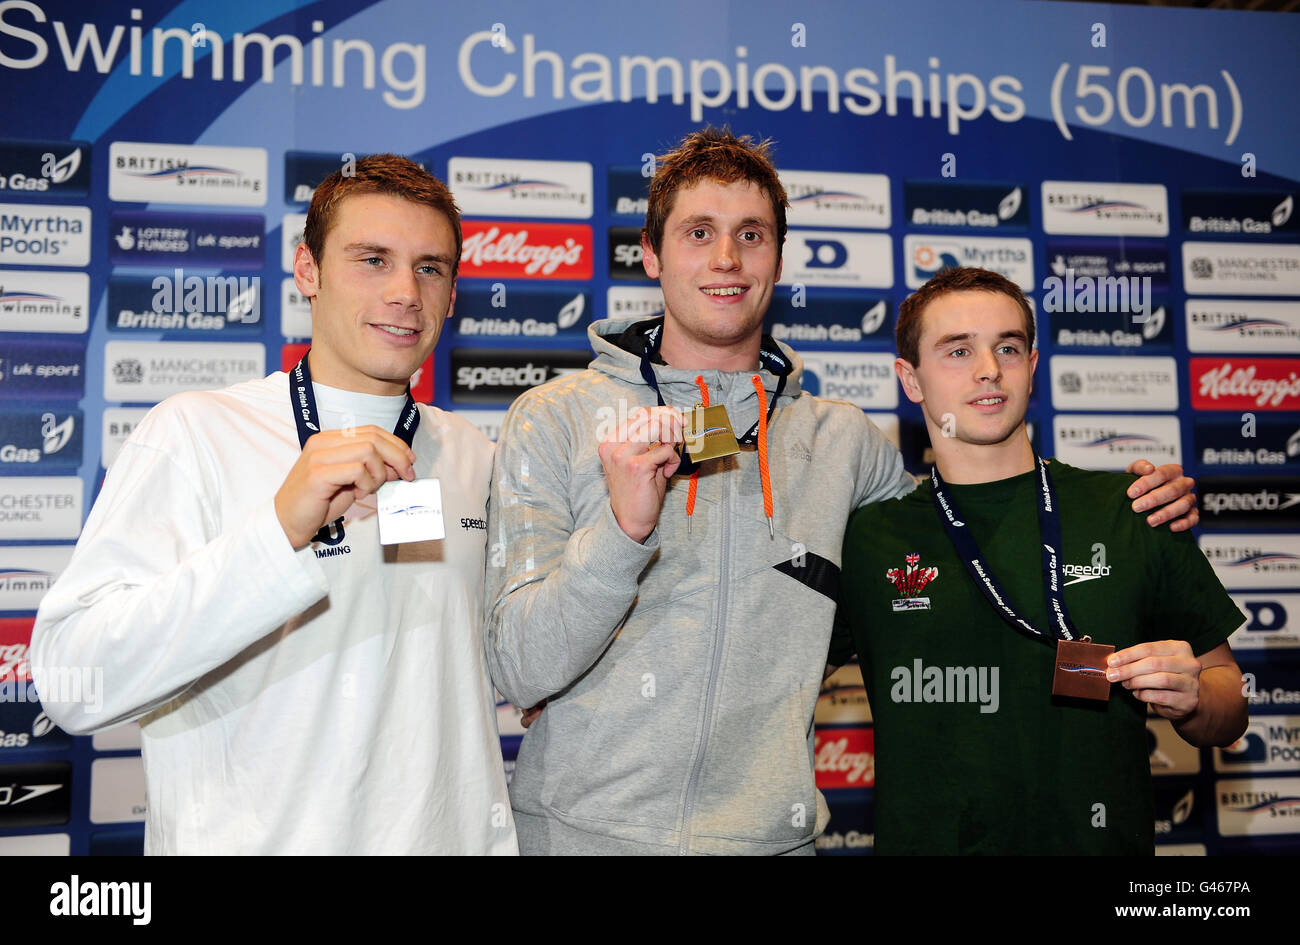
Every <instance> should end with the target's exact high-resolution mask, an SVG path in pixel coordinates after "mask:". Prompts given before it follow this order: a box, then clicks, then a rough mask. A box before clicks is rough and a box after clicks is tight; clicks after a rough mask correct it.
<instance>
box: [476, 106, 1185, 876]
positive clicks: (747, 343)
mask: <svg viewBox="0 0 1300 945" xmlns="http://www.w3.org/2000/svg"><path fill="white" fill-rule="evenodd" d="M785 206H786V197H785V191H784V188H782V186H781V183H780V180H779V178H778V177H777V174H776V171H775V169H774V168H773V166H772V164H771V161H770V160H769V158H768V151H767V147H766V145H765V144H759V145H755V144H754V143H753V142H752V141H751V140H750V139H749V138H748V137H742V138H736V137H734V136H732V135H731V134H730V133H729V132H726V131H717V130H713V129H706V130H704V131H700V132H696V133H694V134H692V135H689V136H688V137H687V138H686V139H685V140H684V141H683V143H682V144H681V146H680V147H679V148H677V149H676V150H675V151H673V152H672V153H670V154H668V155H666V156H665V157H664V158H662V159H661V160H660V162H659V164H658V171H657V173H656V174H655V177H654V179H653V180H652V182H651V185H650V198H649V209H648V211H647V214H646V227H645V230H644V231H643V234H642V245H643V248H644V251H645V268H646V272H647V273H648V274H649V275H650V277H651V278H656V279H659V280H660V285H661V287H662V288H663V292H664V303H665V314H664V317H663V318H662V319H660V318H653V319H648V320H644V321H639V322H638V321H636V320H635V319H605V320H602V321H601V322H599V323H597V324H596V325H593V326H592V328H591V329H590V338H591V344H592V348H593V349H594V351H595V353H596V358H595V360H594V361H593V362H592V364H591V367H590V368H589V369H588V370H586V371H582V372H578V373H576V374H573V375H570V376H567V377H564V378H559V379H557V380H555V381H552V382H550V383H547V384H544V385H541V386H540V387H536V388H534V389H532V390H531V391H529V392H528V393H526V394H524V395H523V396H521V397H520V398H519V399H518V400H516V401H515V403H514V404H513V406H512V407H511V408H510V411H509V413H508V414H507V415H506V419H505V421H504V423H503V425H502V428H501V435H500V439H499V442H498V447H497V453H496V460H495V467H494V471H493V485H492V493H491V499H490V503H489V513H488V541H489V555H488V569H487V582H486V593H487V615H488V616H487V628H486V634H485V646H486V648H487V657H488V660H489V665H490V667H491V671H492V676H493V679H494V681H495V682H496V685H497V688H498V689H500V690H501V692H502V693H504V694H505V695H506V696H507V697H508V698H509V699H510V700H511V701H512V702H514V703H515V704H516V705H520V706H532V705H534V704H537V703H540V702H542V701H543V700H548V702H547V708H546V710H545V711H544V712H543V713H542V714H541V716H540V717H539V719H538V721H537V722H536V723H535V724H534V725H533V727H532V729H531V730H530V731H529V734H528V735H527V737H525V739H524V742H523V745H522V747H521V748H520V753H519V758H518V761H517V764H516V768H515V774H514V780H513V783H512V784H511V787H510V793H511V801H512V806H513V807H514V810H515V818H516V826H517V829H518V832H519V845H520V850H521V852H523V853H525V854H544V853H552V854H565V853H630V854H673V853H681V854H686V853H704V854H735V853H760V854H762V853H772V854H779V853H800V854H811V853H812V852H813V839H814V838H815V837H816V836H817V835H818V834H819V833H820V832H821V831H822V829H823V828H824V827H825V825H826V822H827V820H828V817H829V815H828V812H827V809H826V805H825V802H824V800H823V799H822V797H821V795H820V794H819V793H818V791H817V789H816V785H815V784H814V780H813V709H814V707H815V705H816V701H817V693H818V689H819V683H820V680H821V678H822V673H823V670H824V667H825V665H826V653H827V648H828V644H829V641H830V635H831V627H832V622H833V618H834V614H835V603H836V596H837V589H838V583H839V560H840V550H841V543H842V540H843V536H844V528H845V524H846V522H847V521H848V518H849V515H850V513H851V512H852V511H853V510H854V509H856V508H857V507H859V506H861V505H864V504H866V503H869V502H876V501H880V500H882V499H888V498H893V497H896V496H899V495H902V494H904V493H906V492H908V491H910V490H911V489H912V488H913V487H914V481H913V479H912V477H911V476H910V475H909V474H908V473H907V472H906V471H905V470H904V468H903V461H902V457H901V456H900V455H899V453H898V451H897V450H896V449H894V447H893V446H891V445H890V444H889V443H888V442H887V441H886V440H885V439H884V437H883V436H882V435H881V433H880V431H879V430H877V429H876V428H875V427H874V426H872V425H871V423H870V422H869V421H868V420H867V419H866V417H865V416H864V415H863V413H862V411H861V410H859V409H858V408H857V407H854V406H852V405H850V404H846V403H839V402H834V401H825V400H820V399H818V398H816V397H813V396H811V395H808V394H805V393H804V392H803V391H802V390H801V389H800V375H801V373H802V363H801V361H800V359H799V357H798V355H796V354H795V353H794V352H793V351H792V350H790V349H789V348H788V347H786V346H784V345H782V344H779V343H777V342H775V341H773V340H772V339H771V338H769V337H766V336H764V335H763V331H762V324H763V316H764V315H765V314H766V312H767V309H768V306H769V305H770V303H771V298H772V291H773V287H774V285H775V284H776V281H777V279H778V278H779V277H780V272H781V246H782V242H783V240H784V238H785V230H786V224H785ZM697 404H703V405H704V406H716V405H719V404H721V405H724V406H725V407H726V410H727V415H728V417H729V419H730V424H731V427H732V429H733V430H734V433H735V436H736V438H737V439H738V440H739V441H740V445H741V446H742V447H743V448H742V450H741V451H740V452H738V453H734V454H732V455H729V456H724V457H722V458H720V459H713V460H708V461H705V462H703V463H701V464H699V465H698V467H697V466H696V464H694V463H692V462H690V461H686V462H685V463H683V460H682V458H681V456H680V455H679V452H678V448H677V444H679V443H681V442H682V441H683V439H684V438H685V436H684V430H683V419H682V411H683V410H689V409H690V408H692V407H694V406H695V405H697ZM1135 465H1136V464H1135ZM687 473H689V475H687ZM1181 473H1182V470H1181V469H1179V468H1178V467H1164V468H1162V469H1161V470H1159V471H1157V472H1156V473H1155V474H1153V475H1151V476H1148V477H1147V478H1146V480H1143V481H1140V483H1139V485H1141V486H1142V487H1143V491H1147V490H1150V489H1152V488H1154V487H1155V486H1158V485H1161V483H1165V482H1167V481H1169V480H1173V481H1172V482H1169V484H1168V485H1164V486H1163V487H1162V488H1160V489H1158V490H1157V491H1156V492H1155V493H1153V494H1152V495H1150V496H1147V497H1146V502H1147V503H1148V507H1154V506H1155V505H1156V504H1159V503H1160V502H1161V501H1169V500H1170V499H1171V498H1177V497H1178V496H1180V495H1182V496H1183V498H1181V499H1179V500H1178V501H1175V502H1174V503H1173V504H1172V505H1170V506H1169V507H1168V508H1166V509H1162V510H1161V512H1159V513H1157V515H1155V516H1153V517H1152V524H1159V523H1160V522H1163V521H1167V520H1169V519H1171V518H1174V517H1175V516H1177V515H1180V514H1182V513H1183V512H1185V511H1187V509H1188V508H1189V507H1191V508H1192V509H1193V510H1194V506H1195V500H1194V498H1193V497H1190V496H1188V495H1187V493H1189V492H1190V488H1191V482H1190V480H1187V479H1185V478H1183V477H1182V476H1181ZM1194 521H1195V512H1194V511H1193V512H1192V513H1191V514H1190V516H1189V520H1188V521H1187V522H1186V524H1184V525H1183V526H1182V527H1190V525H1191V524H1194Z"/></svg>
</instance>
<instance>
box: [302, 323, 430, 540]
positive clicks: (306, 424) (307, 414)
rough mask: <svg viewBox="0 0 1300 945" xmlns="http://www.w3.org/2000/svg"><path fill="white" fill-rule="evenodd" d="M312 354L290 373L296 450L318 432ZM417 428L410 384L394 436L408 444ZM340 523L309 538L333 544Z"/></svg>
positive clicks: (415, 404)
mask: <svg viewBox="0 0 1300 945" xmlns="http://www.w3.org/2000/svg"><path fill="white" fill-rule="evenodd" d="M310 354H311V349H310V348H309V349H307V351H306V353H304V354H303V356H302V360H301V361H299V362H298V364H297V365H296V366H295V367H294V369H293V370H292V371H290V372H289V403H290V405H291V407H292V409H293V419H294V423H295V424H296V425H297V427H298V447H299V449H302V448H305V447H306V446H307V440H308V439H310V438H311V437H312V435H313V434H316V433H319V432H320V414H319V413H317V411H316V392H315V391H314V390H312V386H311V368H309V367H308V366H307V356H308V355H310ZM419 428H420V407H419V405H418V404H417V403H416V402H415V398H414V397H412V396H411V385H410V384H407V385H406V403H405V404H403V405H402V412H401V414H400V415H399V417H398V420H397V426H395V427H393V435H394V436H397V437H400V438H401V439H402V440H403V441H404V442H405V443H406V445H407V446H410V445H411V443H412V442H413V441H414V440H415V431H416V430H418V429H419ZM342 524H343V516H341V515H340V516H339V517H338V518H337V519H336V520H335V521H333V522H330V523H329V524H328V525H325V526H323V527H322V528H321V530H320V531H318V532H317V533H316V536H315V537H314V538H312V541H323V542H326V543H332V541H331V539H330V532H331V530H332V529H335V528H336V527H338V528H340V529H341V527H342Z"/></svg>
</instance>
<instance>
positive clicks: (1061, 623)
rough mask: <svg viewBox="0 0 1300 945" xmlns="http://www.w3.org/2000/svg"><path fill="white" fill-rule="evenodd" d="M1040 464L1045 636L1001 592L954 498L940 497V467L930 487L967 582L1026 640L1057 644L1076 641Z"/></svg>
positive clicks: (1051, 497)
mask: <svg viewBox="0 0 1300 945" xmlns="http://www.w3.org/2000/svg"><path fill="white" fill-rule="evenodd" d="M1034 460H1035V461H1036V462H1037V464H1038V528H1039V531H1040V533H1041V537H1042V546H1043V585H1044V589H1045V591H1046V593H1047V609H1048V615H1049V617H1050V619H1051V624H1050V629H1051V632H1050V633H1048V632H1046V631H1044V630H1040V629H1038V628H1037V627H1035V626H1034V625H1033V624H1032V623H1030V622H1029V621H1028V620H1026V619H1025V618H1024V617H1022V616H1020V614H1018V613H1017V612H1016V609H1015V607H1014V606H1013V605H1012V603H1011V598H1010V597H1009V596H1008V595H1007V592H1006V591H1005V590H1003V589H1002V586H1001V585H1000V584H999V583H998V581H997V579H996V578H995V577H994V576H993V572H992V570H990V568H989V566H988V562H987V561H986V560H985V559H984V556H983V554H981V552H980V549H979V545H978V544H977V543H976V542H975V538H974V537H973V536H972V535H971V533H970V529H969V528H968V527H967V525H966V523H965V522H963V521H962V520H961V513H960V512H959V511H958V510H957V505H956V503H955V502H953V500H952V497H951V496H950V495H948V494H947V493H945V492H944V486H943V477H942V476H940V475H939V467H938V464H935V466H934V468H933V469H931V470H930V481H931V483H932V485H933V486H934V493H933V499H934V507H935V510H936V511H938V513H939V520H940V521H941V522H943V528H944V531H945V532H947V533H948V540H949V541H951V542H952V544H953V547H954V548H955V549H956V550H957V554H958V556H960V557H961V560H962V564H964V565H965V566H966V570H967V572H969V574H970V576H971V580H973V581H974V582H975V585H976V586H977V587H978V588H979V589H980V590H981V591H983V593H984V596H985V597H986V598H987V599H988V602H989V603H990V604H992V605H993V609H994V610H996V611H997V612H998V614H999V615H1001V617H1002V619H1003V620H1005V621H1006V622H1007V623H1009V624H1011V626H1012V627H1014V628H1015V629H1017V630H1019V631H1020V632H1021V633H1023V634H1024V635H1025V636H1027V637H1029V638H1030V639H1034V640H1042V641H1043V642H1044V643H1048V644H1051V643H1053V642H1054V641H1056V640H1058V639H1059V640H1075V639H1077V637H1078V632H1077V631H1076V630H1075V628H1074V624H1073V623H1072V622H1071V621H1070V615H1069V612H1068V611H1067V610H1066V608H1065V594H1064V587H1065V583H1064V572H1063V569H1062V566H1061V555H1062V554H1063V551H1062V548H1061V510H1060V506H1059V505H1058V504H1057V501H1056V490H1055V489H1053V487H1052V477H1051V474H1050V473H1048V471H1047V463H1045V462H1044V461H1043V459H1042V457H1040V456H1037V455H1035V456H1034Z"/></svg>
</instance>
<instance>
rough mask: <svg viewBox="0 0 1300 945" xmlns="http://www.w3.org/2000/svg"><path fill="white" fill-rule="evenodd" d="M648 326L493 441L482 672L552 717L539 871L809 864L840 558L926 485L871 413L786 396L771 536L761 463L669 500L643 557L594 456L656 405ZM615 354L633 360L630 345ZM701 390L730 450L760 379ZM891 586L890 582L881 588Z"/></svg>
mask: <svg viewBox="0 0 1300 945" xmlns="http://www.w3.org/2000/svg"><path fill="white" fill-rule="evenodd" d="M634 322H636V319H602V320H601V321H600V322H598V323H597V324H595V325H593V326H592V327H591V329H590V330H589V335H590V338H591V343H592V348H593V349H594V351H595V352H596V358H595V360H594V361H593V362H592V364H591V367H590V368H589V369H587V370H585V371H580V372H577V373H574V374H572V375H569V376H566V377H562V378H557V379H555V380H553V381H551V382H549V383H546V384H543V385H541V386H539V387H536V388H533V389H532V390H530V391H528V392H527V393H525V394H524V395H523V396H521V397H519V398H518V399H517V400H516V401H515V402H514V405H513V406H512V407H511V408H510V411H509V412H508V414H507V415H506V419H505V421H504V423H503V425H502V428H501V435H500V439H499V442H498V445H497V453H496V462H495V468H494V474H493V484H492V493H491V499H490V503H489V512H488V541H489V555H488V561H489V563H488V569H487V587H486V594H487V632H486V634H485V646H486V648H487V658H488V663H489V666H490V668H491V671H492V677H493V680H494V681H495V682H496V685H497V688H498V689H499V690H500V691H501V692H502V693H503V694H505V695H506V696H507V697H508V698H509V699H510V700H511V701H512V702H513V703H515V704H516V705H519V706H531V705H534V704H535V703H537V702H539V701H541V700H542V699H549V702H548V705H547V707H546V710H545V711H544V712H543V713H542V714H541V716H540V717H539V719H538V721H537V722H535V723H534V725H533V726H532V728H531V729H530V730H529V732H528V734H527V735H526V736H525V737H524V740H523V744H522V746H521V748H520V752H519V758H518V761H517V763H516V767H515V773H514V779H513V783H512V784H511V786H510V794H511V801H512V805H513V807H514V808H515V811H516V815H517V824H518V828H519V840H520V849H521V851H522V852H524V853H583V852H601V853H621V852H626V853H712V854H734V853H787V852H801V853H806V852H811V849H812V847H811V843H812V840H813V838H814V837H816V836H817V835H818V834H819V833H820V832H821V830H822V829H823V828H824V827H825V824H826V821H827V819H828V814H827V811H826V806H825V802H824V801H823V800H822V798H821V795H820V794H819V793H818V791H817V789H816V786H815V784H814V781H813V709H814V707H815V705H816V701H817V694H818V690H819V685H820V681H821V678H822V672H823V669H824V667H825V663H826V653H827V648H828V644H829V641H830V635H831V626H832V622H833V618H834V613H835V603H836V601H835V598H836V591H837V587H838V577H839V563H840V545H841V541H842V539H843V536H844V528H845V525H846V523H847V522H848V518H849V514H850V513H851V512H852V511H853V510H854V509H855V508H856V507H858V506H859V505H863V504H865V503H868V502H876V501H880V500H882V499H888V498H892V497H895V496H898V495H902V494H904V493H906V492H908V491H910V490H911V489H912V488H913V480H912V478H911V477H910V476H909V475H908V474H907V472H906V471H905V470H904V469H903V462H902V457H901V456H900V455H899V453H898V451H897V450H896V449H894V447H893V446H892V445H890V444H889V442H888V441H886V440H885V438H884V437H883V435H882V434H881V433H880V431H879V430H877V429H876V428H875V427H874V426H872V425H871V423H870V422H869V421H868V420H867V419H866V417H865V416H864V415H863V413H862V411H861V410H859V409H858V408H856V407H854V406H852V405H850V404H845V403H839V402H834V401H825V400H820V399H818V398H816V397H813V396H811V395H809V394H806V393H804V392H802V391H801V389H800V386H799V380H800V376H801V374H802V362H801V360H800V359H799V357H798V355H796V354H794V353H793V352H792V351H791V350H790V349H789V348H787V347H785V346H784V345H782V346H781V351H782V352H783V353H784V354H785V355H786V356H787V357H788V358H789V359H790V360H791V361H792V363H793V365H794V371H793V373H792V374H791V375H790V377H789V378H788V380H787V383H786V386H785V390H784V392H783V393H782V395H781V397H780V399H779V401H778V403H777V405H776V408H775V413H774V414H773V416H772V420H771V423H770V424H769V427H768V454H769V464H770V475H771V487H772V497H773V504H774V519H775V537H772V536H771V535H769V532H768V523H767V518H766V516H765V514H764V507H763V496H762V490H761V484H760V473H759V456H758V453H757V451H756V450H754V449H747V450H744V451H742V452H741V453H740V454H738V455H735V456H731V457H726V458H724V459H720V460H713V461H710V462H708V463H705V464H704V465H703V466H702V467H701V470H700V475H699V485H698V495H697V499H696V504H695V511H694V515H693V516H692V517H691V520H690V525H689V529H688V525H687V515H686V496H687V487H688V477H686V476H680V475H679V476H675V477H674V478H673V479H672V480H671V482H670V483H669V487H668V491H667V495H666V497H665V500H664V507H663V512H662V514H661V515H660V518H659V525H658V527H657V528H656V529H655V531H654V532H653V533H652V534H651V535H650V537H649V538H648V539H647V540H646V542H645V543H644V544H638V543H637V542H635V541H633V540H632V539H630V538H628V537H627V535H626V534H624V533H623V531H622V530H621V529H620V528H619V526H618V524H617V522H616V521H615V519H614V516H613V513H612V511H611V509H610V504H609V493H608V491H607V488H606V485H605V479H604V471H603V467H602V466H601V462H600V457H599V455H598V454H597V451H596V447H597V444H598V443H600V442H601V440H602V439H604V438H605V437H606V436H607V435H608V434H609V433H611V432H612V431H613V430H614V429H615V428H616V426H617V423H618V422H619V420H620V419H621V418H624V417H626V415H627V414H628V413H630V412H631V411H632V410H635V409H636V408H637V407H640V406H647V407H649V406H654V405H655V404H656V402H657V401H656V398H655V394H654V392H653V390H651V389H650V387H649V386H648V385H647V384H646V383H645V381H644V379H643V378H642V375H641V373H640V370H639V366H640V361H641V358H640V354H641V347H643V345H642V346H638V347H637V350H636V351H635V353H634V352H632V351H627V350H624V349H623V348H621V347H619V345H618V344H617V343H616V341H617V340H618V339H619V338H620V335H622V333H623V332H624V330H625V329H627V328H628V327H629V326H631V325H632V324H633V323H634ZM624 343H627V340H626V338H624ZM755 373H757V374H758V375H759V376H760V377H761V378H762V382H763V385H764V388H765V389H766V391H767V397H768V398H769V400H770V398H771V397H772V396H773V392H774V391H775V389H776V386H777V379H776V378H775V377H773V376H772V375H771V374H769V373H768V372H767V371H765V370H764V371H760V372H742V373H734V374H731V373H720V372H717V371H708V372H704V373H703V377H704V379H705V381H706V382H707V383H708V387H709V393H710V397H711V402H712V403H713V404H725V405H726V407H727V412H728V414H729V416H730V418H731V422H732V426H733V427H734V429H735V430H736V431H737V435H739V434H740V433H741V432H743V431H745V430H748V429H749V427H750V426H751V425H752V424H753V423H755V422H756V421H757V419H758V413H759V399H758V394H757V391H756V390H755V387H754V384H753V381H752V378H753V377H754V376H755ZM698 374H700V372H697V371H685V370H676V369H673V368H671V367H667V366H665V365H659V366H657V367H656V368H655V375H656V378H657V380H658V382H659V386H660V390H661V391H662V394H663V397H664V399H665V401H666V402H667V403H668V404H669V405H670V406H674V407H677V408H679V409H688V408H690V407H691V406H693V405H694V404H696V403H698V402H699V400H700V395H699V390H698V388H697V386H696V383H695V378H696V376H697V375H698ZM882 580H883V576H882Z"/></svg>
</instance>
